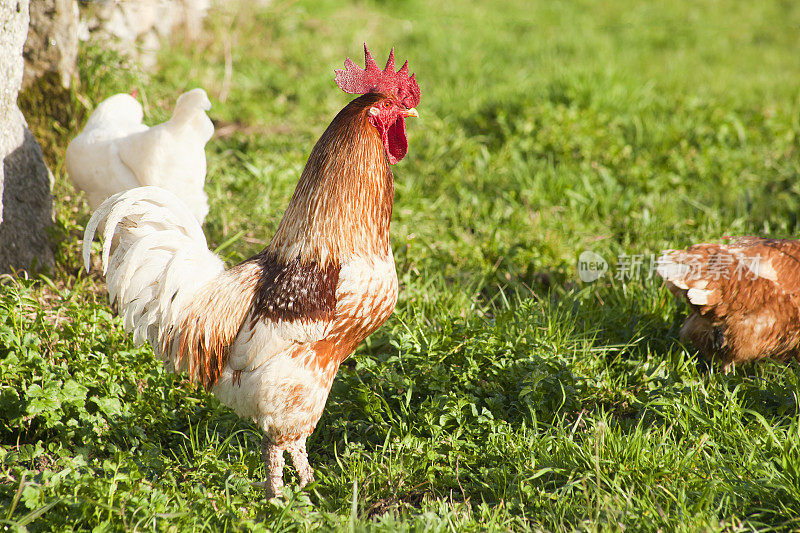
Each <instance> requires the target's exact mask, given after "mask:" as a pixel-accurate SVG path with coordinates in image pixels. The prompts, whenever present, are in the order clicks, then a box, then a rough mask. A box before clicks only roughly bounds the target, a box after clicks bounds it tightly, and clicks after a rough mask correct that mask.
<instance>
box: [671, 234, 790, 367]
mask: <svg viewBox="0 0 800 533" xmlns="http://www.w3.org/2000/svg"><path fill="white" fill-rule="evenodd" d="M657 272H658V274H659V275H660V276H661V277H662V278H664V280H665V281H666V283H667V287H668V288H669V289H670V291H672V293H673V294H675V295H676V296H679V295H680V296H683V297H685V298H686V300H687V301H688V302H689V304H690V305H691V307H692V309H693V311H694V313H692V315H690V316H689V318H687V320H686V323H685V324H684V326H683V328H682V330H681V337H682V338H683V337H686V338H688V339H689V340H691V341H692V342H693V343H694V344H695V346H696V347H697V348H698V349H700V351H701V352H703V354H704V355H705V356H706V357H708V358H710V357H712V356H713V355H717V356H719V357H720V358H721V359H722V360H723V361H725V363H726V364H728V363H731V362H743V361H747V360H751V359H758V358H761V357H776V358H784V357H787V356H789V355H792V354H793V353H794V352H795V351H796V349H797V346H798V343H799V341H800V313H799V312H798V309H800V241H794V240H785V239H781V240H778V239H761V238H757V237H743V238H740V239H738V240H736V241H734V242H733V243H731V244H728V245H720V244H697V245H695V246H692V247H690V248H688V249H686V250H673V251H668V252H666V253H665V254H664V255H662V256H661V257H660V258H659V260H658V267H657Z"/></svg>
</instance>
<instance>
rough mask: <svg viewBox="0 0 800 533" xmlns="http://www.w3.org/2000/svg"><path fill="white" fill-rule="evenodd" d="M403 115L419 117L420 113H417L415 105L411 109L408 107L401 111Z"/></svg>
mask: <svg viewBox="0 0 800 533" xmlns="http://www.w3.org/2000/svg"><path fill="white" fill-rule="evenodd" d="M401 115H403V116H404V117H414V118H419V113H417V110H416V109H415V108H413V107H412V108H411V109H406V110H405V111H403V112H402V113H401Z"/></svg>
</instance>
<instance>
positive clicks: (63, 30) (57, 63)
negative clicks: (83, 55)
mask: <svg viewBox="0 0 800 533" xmlns="http://www.w3.org/2000/svg"><path fill="white" fill-rule="evenodd" d="M4 1H8V0H4ZM11 1H12V2H13V0H11ZM30 7H31V22H30V29H29V31H28V40H27V41H26V42H25V51H24V53H23V55H24V57H25V76H24V78H23V87H25V86H27V85H28V84H29V83H30V82H32V81H33V80H35V79H37V78H39V77H41V76H42V75H43V74H45V73H47V72H55V73H57V74H58V76H59V77H60V79H61V85H62V86H63V87H64V88H65V89H68V88H69V86H70V84H71V82H72V79H73V78H74V77H75V76H76V70H77V66H76V65H77V60H78V20H79V19H78V2H77V1H76V0H35V1H34V2H33V3H32V4H31V6H30Z"/></svg>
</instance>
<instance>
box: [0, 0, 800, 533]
mask: <svg viewBox="0 0 800 533" xmlns="http://www.w3.org/2000/svg"><path fill="white" fill-rule="evenodd" d="M474 4H478V3H468V2H463V1H459V0H453V1H450V2H442V3H435V2H427V1H423V0H403V1H398V2H385V1H378V0H372V1H367V0H364V1H360V2H353V3H344V4H342V3H338V2H333V1H328V0H323V1H322V2H311V1H308V0H298V1H293V2H287V1H283V0H275V1H274V2H272V3H270V4H269V5H268V6H267V7H263V8H260V9H258V10H256V8H252V7H242V6H238V5H229V6H226V7H224V8H217V11H215V12H213V14H212V15H211V16H210V17H209V18H208V20H207V25H206V26H207V34H206V36H205V37H204V38H203V39H202V40H201V41H200V42H198V43H182V42H175V43H174V44H173V45H172V46H170V47H168V48H166V49H165V50H164V51H163V53H162V54H161V58H160V66H159V69H158V70H157V71H156V72H155V73H153V74H152V75H150V76H149V78H148V77H146V76H145V75H143V74H141V73H138V72H136V71H131V70H130V69H129V68H127V66H126V65H124V64H121V63H120V61H119V59H118V58H115V57H114V56H113V55H110V54H108V53H104V52H100V51H98V50H96V49H92V48H87V49H85V50H84V54H83V56H82V60H81V69H82V74H83V81H82V83H81V84H80V85H79V86H78V87H77V88H76V89H75V90H74V91H72V92H71V93H68V94H66V95H62V98H63V100H61V101H63V102H65V104H64V105H59V106H54V109H52V110H51V109H49V108H47V107H45V108H37V107H36V106H34V105H32V104H29V105H28V106H27V108H26V112H27V115H28V118H29V121H30V122H31V124H32V125H33V127H34V128H35V131H36V133H37V135H38V136H39V137H40V139H42V140H43V144H44V145H45V147H46V148H47V152H48V157H49V160H50V162H51V168H52V169H53V171H54V173H55V174H56V187H55V194H56V207H57V216H56V222H57V224H56V228H55V231H54V241H55V242H56V246H57V256H58V266H57V269H56V271H55V272H53V273H51V274H50V276H49V277H48V278H36V279H33V280H30V281H28V280H24V279H10V278H3V279H2V280H0V283H2V289H0V502H2V505H0V521H2V524H4V525H7V526H8V527H9V528H10V529H18V530H21V529H23V528H28V529H29V530H32V531H52V530H56V531H66V530H90V529H96V530H97V531H103V530H120V529H131V530H132V529H136V530H150V529H157V530H162V529H163V530H181V531H182V530H198V531H204V530H205V531H220V530H249V529H262V530H273V531H284V530H292V531H293V530H306V529H312V528H318V527H322V528H325V529H341V530H381V531H394V530H403V531H428V530H433V531H461V530H576V529H577V530H596V529H601V530H605V529H611V530H617V529H633V530H645V531H657V530H670V531H672V530H679V531H697V530H726V531H727V530H736V531H739V530H748V531H749V530H772V529H780V530H787V529H795V530H796V529H800V422H798V414H799V413H798V399H797V391H798V388H799V387H800V367H798V365H797V364H791V365H786V366H781V365H777V364H772V363H765V364H763V365H761V366H755V367H754V366H750V367H744V368H740V369H737V370H736V371H735V372H734V373H732V374H728V375H725V374H721V373H719V372H717V371H714V370H713V369H712V371H711V372H707V373H703V372H701V371H700V370H698V368H697V367H696V365H695V354H694V352H693V350H692V349H691V347H684V346H682V345H681V344H680V343H679V342H678V340H677V331H678V328H679V327H680V323H681V321H682V318H683V316H684V314H685V312H686V309H685V307H684V306H683V305H682V304H679V303H677V302H675V301H674V300H673V299H672V298H671V296H670V295H669V294H668V293H667V291H666V290H664V289H663V288H662V287H661V286H660V283H659V282H658V281H657V280H654V279H649V278H648V276H646V275H645V276H639V277H636V278H635V279H630V280H615V279H613V277H612V276H610V275H607V276H605V277H604V278H602V279H601V280H599V281H597V282H595V283H593V284H582V283H581V282H580V281H579V280H578V277H577V274H576V270H575V263H576V258H577V256H578V254H580V252H581V251H583V250H593V251H595V252H597V253H599V254H601V255H603V256H604V257H605V258H606V259H608V260H609V261H610V262H611V263H612V271H613V270H614V268H613V267H614V265H613V264H614V263H615V262H616V261H615V260H616V258H617V257H618V256H619V255H621V254H650V253H657V252H659V251H660V250H663V249H665V248H669V247H681V246H685V245H688V244H690V243H694V242H700V241H708V240H717V239H719V238H720V237H722V236H725V235H740V234H758V235H765V236H780V237H783V236H794V235H798V234H799V233H800V231H798V230H799V229H800V228H798V218H797V213H798V212H800V96H798V87H800V70H798V69H797V47H796V45H797V35H798V34H797V28H798V27H800V5H798V4H797V3H796V2H789V1H769V2H760V3H741V2H734V1H732V0H718V1H712V0H701V1H699V2H697V1H692V2H690V1H688V0H679V1H678V2H672V3H666V2H659V3H638V2H632V1H624V0H616V1H613V2H590V1H588V0H584V1H576V2H537V3H529V2H523V1H521V0H509V1H508V2H505V3H502V4H500V3H497V4H492V3H481V4H478V5H474ZM362 41H366V42H367V43H368V44H369V45H370V47H371V49H372V50H373V51H374V52H375V54H376V56H379V55H383V54H385V53H386V51H388V48H389V47H390V46H392V45H394V46H396V53H397V56H398V59H401V60H404V59H406V58H408V59H409V60H410V64H411V68H412V71H414V72H416V74H417V78H418V80H419V83H420V86H421V87H422V92H423V96H422V103H421V104H420V106H419V111H420V114H421V117H422V118H421V119H420V120H412V121H410V122H409V126H408V129H409V145H410V148H409V155H408V157H406V159H405V160H403V161H402V162H401V163H400V164H398V165H397V166H395V167H394V171H395V179H396V184H397V196H396V201H395V211H394V220H393V225H392V237H393V246H394V250H395V257H396V260H397V269H398V275H399V277H400V281H401V290H400V299H399V302H398V306H397V310H396V312H395V314H394V315H393V316H392V318H391V319H390V320H389V321H388V322H387V324H386V325H385V326H384V327H382V328H381V329H380V330H379V331H378V332H376V333H375V334H374V335H373V336H372V337H370V338H369V339H368V340H367V342H365V343H364V344H363V345H362V346H361V347H359V349H358V350H357V352H356V354H355V356H354V357H353V358H351V360H350V361H349V362H347V363H346V364H345V365H344V366H343V368H342V369H341V370H340V372H339V375H338V377H337V379H336V382H335V383H334V387H333V390H332V393H331V396H330V399H329V401H328V406H327V408H326V411H325V414H324V415H323V418H322V420H321V421H320V423H319V425H318V427H317V430H316V432H315V433H314V435H313V436H312V437H311V439H310V441H309V453H310V459H311V462H312V465H313V466H314V467H315V468H316V473H317V480H318V481H317V483H315V484H314V485H312V486H310V487H309V488H307V489H306V490H304V491H302V492H299V493H298V492H293V491H292V490H291V489H289V490H288V491H287V498H286V499H285V501H283V502H277V503H276V502H275V501H273V502H267V501H264V499H263V495H262V493H261V492H259V491H258V490H256V489H254V488H252V487H251V485H250V483H251V482H252V481H254V480H258V479H261V478H262V477H263V476H264V470H263V467H262V465H261V461H260V457H259V455H260V454H259V442H260V436H259V435H258V432H257V430H256V429H255V427H254V426H253V425H252V424H251V423H249V422H247V421H242V420H238V419H237V417H236V416H235V415H234V414H233V413H232V412H231V411H229V410H228V409H227V408H225V407H224V406H221V405H220V404H219V402H218V401H217V400H216V399H214V398H213V397H212V396H210V395H208V394H206V393H204V392H203V391H202V390H199V389H198V388H196V387H194V386H192V385H191V384H189V383H188V382H187V381H186V380H185V379H184V377H182V376H175V375H170V374H167V373H165V372H164V371H163V370H162V368H161V367H160V365H159V364H158V363H157V361H156V360H155V358H154V357H153V356H152V353H151V352H150V350H149V349H148V348H146V347H145V348H135V347H133V345H132V343H131V341H130V340H129V339H128V338H127V336H126V335H125V334H124V332H123V331H122V327H121V323H120V321H119V319H118V318H116V317H115V316H114V315H113V313H112V311H111V310H110V309H109V307H108V305H107V303H106V302H107V300H106V298H105V292H104V285H103V283H102V281H101V280H100V279H99V278H98V277H96V276H95V275H87V274H84V273H80V271H79V267H80V261H79V256H78V250H79V247H80V235H81V231H82V228H83V226H84V225H85V223H86V221H87V220H88V217H89V211H88V209H87V208H86V207H85V206H84V204H83V202H82V198H81V197H80V195H77V194H76V193H75V191H74V190H73V189H72V187H71V185H70V184H69V183H68V181H67V180H66V178H65V176H64V173H63V170H62V168H61V158H62V156H63V150H64V148H65V147H66V143H67V142H68V141H69V139H70V138H71V137H72V136H73V135H74V134H75V132H76V131H77V128H79V127H80V126H81V125H82V124H83V121H85V118H86V116H87V112H88V111H89V110H90V109H91V107H92V106H93V105H94V104H96V102H98V101H99V100H100V99H102V98H104V97H106V96H108V95H110V94H112V93H114V92H118V91H121V90H126V91H127V90H130V89H132V88H133V87H131V86H132V85H135V86H137V87H138V88H139V91H140V94H141V95H142V97H143V98H144V100H145V102H146V112H147V119H148V120H149V121H150V123H153V122H155V121H160V120H163V119H165V118H166V117H167V116H168V115H169V113H170V111H171V107H172V105H173V103H174V99H175V97H176V96H177V95H178V94H179V93H180V92H182V91H184V90H186V89H189V88H191V87H194V86H203V87H205V88H206V89H207V90H208V92H209V95H210V96H211V100H212V102H213V109H212V112H211V115H212V116H213V118H214V119H216V120H218V121H220V122H219V124H220V125H221V126H222V125H232V126H231V128H229V129H233V130H234V131H233V133H232V134H230V135H229V136H226V137H225V138H216V139H214V140H212V141H211V142H210V143H209V145H208V147H207V154H208V161H209V175H208V184H207V187H206V189H207V191H208V192H209V195H210V197H211V212H210V215H209V217H208V220H207V222H206V233H207V235H208V237H209V243H210V245H211V246H212V248H213V247H216V246H218V245H220V244H222V243H224V242H226V241H228V240H229V239H231V238H232V237H234V236H236V235H237V234H238V233H239V232H243V233H242V235H241V236H240V237H239V238H237V239H234V242H232V243H231V244H230V245H229V246H227V247H226V248H225V249H224V251H223V255H225V256H226V258H227V259H228V260H229V261H230V262H231V263H233V262H236V261H238V260H241V259H242V258H245V257H248V256H249V255H250V254H252V253H254V252H256V251H258V250H259V249H260V248H261V247H262V246H263V245H264V244H265V243H266V242H267V241H268V240H269V238H270V237H271V235H272V232H273V231H274V230H275V228H276V226H277V223H278V221H279V220H280V217H281V215H282V211H283V208H284V207H285V205H286V203H287V200H288V197H289V195H290V194H291V192H292V190H293V188H294V186H295V183H296V181H297V179H298V177H299V174H300V172H301V170H302V167H303V164H304V162H305V158H306V157H307V154H308V152H309V151H310V149H311V147H312V145H313V143H314V142H315V140H316V138H317V137H318V136H319V134H320V133H321V132H322V131H323V129H324V128H325V126H326V125H327V123H328V122H329V120H330V119H331V118H332V117H333V115H334V114H335V113H336V112H337V111H338V110H339V109H340V108H341V107H343V106H344V105H345V103H346V102H347V101H348V96H347V95H345V94H343V93H341V91H339V90H338V89H337V88H336V87H335V85H334V84H333V69H334V68H339V67H340V66H341V64H342V61H343V59H344V57H345V56H346V55H350V56H351V57H353V58H354V59H359V60H360V59H361V58H360V54H361V52H360V46H361V45H360V43H361V42H362ZM226 56H228V57H230V60H231V61H230V66H231V67H232V68H231V69H230V72H231V75H230V77H229V78H226V74H225V73H226ZM223 99H224V101H222V100H223ZM31 101H32V100H31ZM65 109H66V111H65ZM56 111H57V112H56ZM286 472H287V475H286V478H287V481H289V482H290V483H291V482H293V481H295V480H296V477H295V476H294V473H293V470H292V469H291V467H290V468H287V471H286Z"/></svg>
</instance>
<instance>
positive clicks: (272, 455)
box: [253, 435, 285, 500]
mask: <svg viewBox="0 0 800 533" xmlns="http://www.w3.org/2000/svg"><path fill="white" fill-rule="evenodd" d="M261 457H262V459H263V460H264V464H265V465H266V467H267V476H268V477H267V479H266V480H265V481H257V482H255V483H253V486H254V487H258V488H261V489H264V490H265V491H266V492H267V499H268V500H269V499H272V498H274V497H275V496H280V495H281V489H282V488H283V466H284V464H285V462H284V460H283V448H281V447H280V446H277V445H275V444H273V443H272V441H271V440H270V439H269V437H267V436H266V435H265V436H264V439H263V440H262V441H261Z"/></svg>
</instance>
